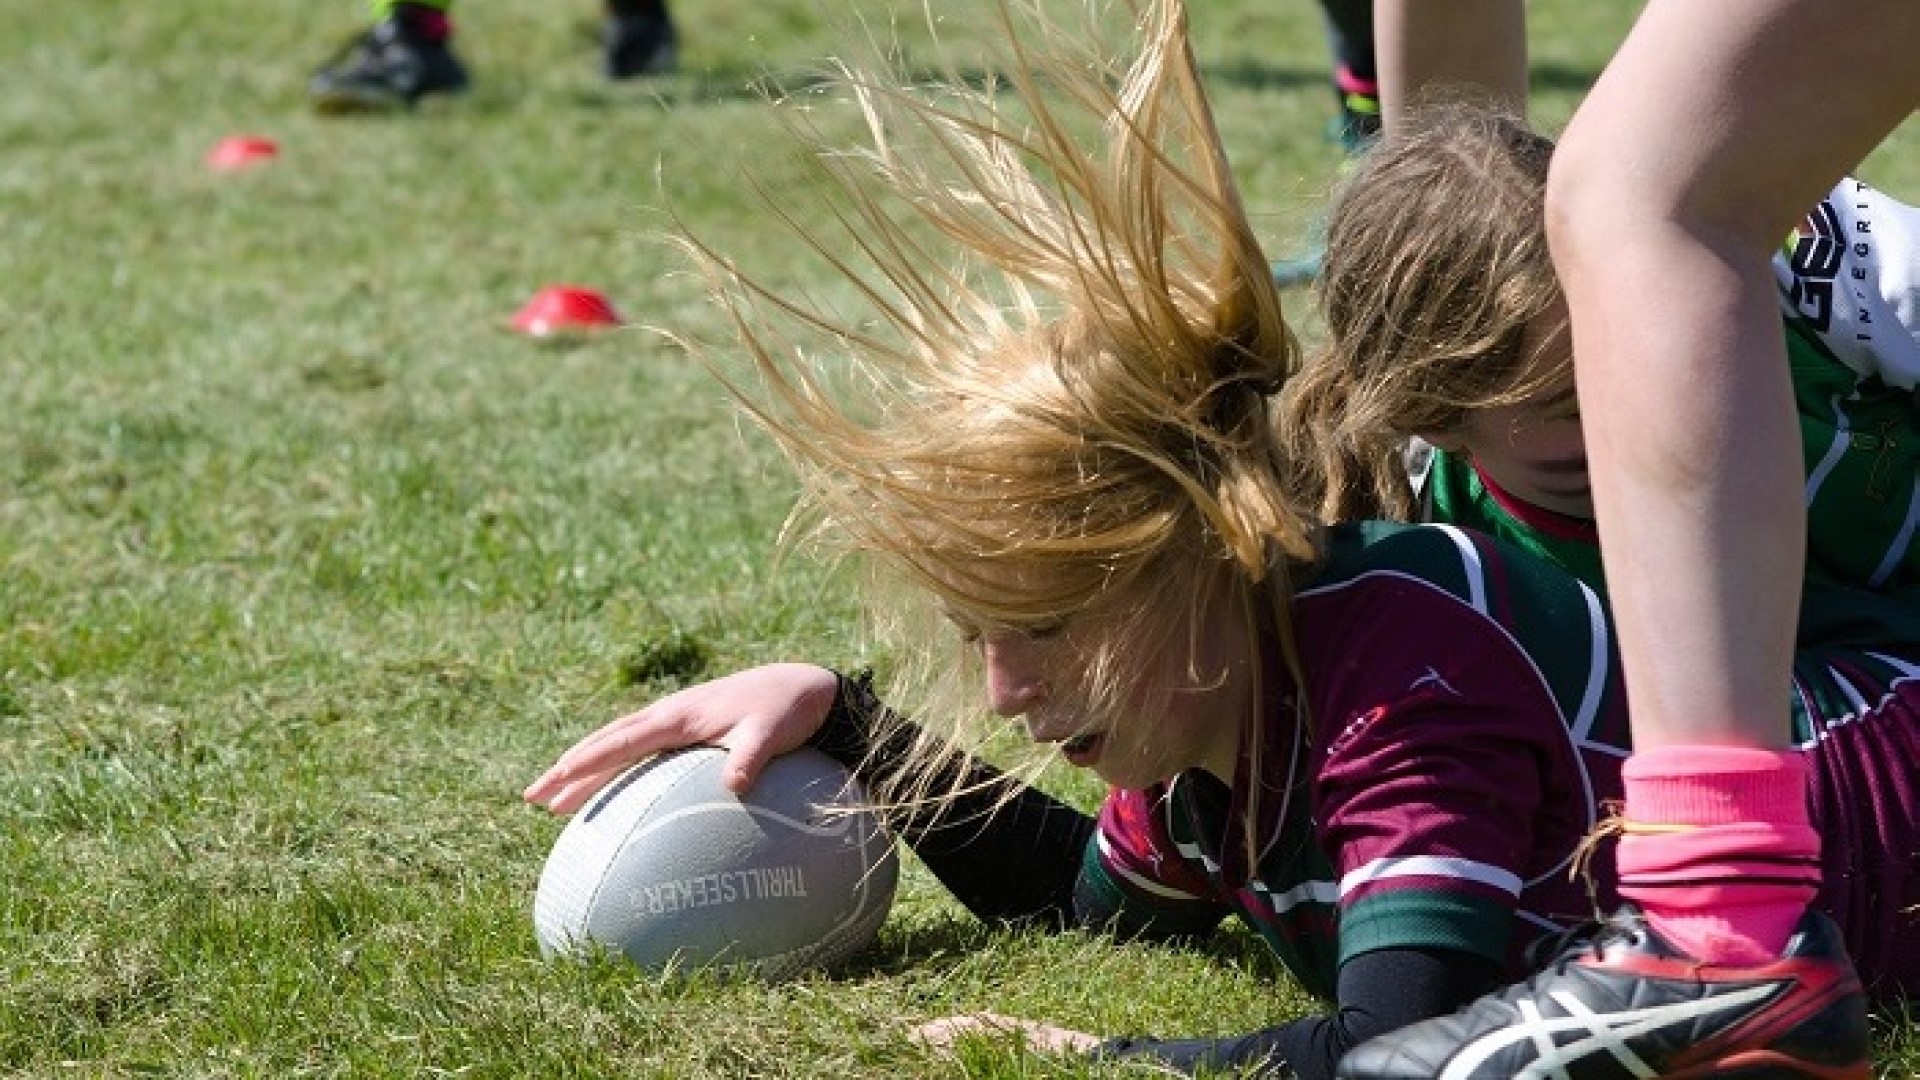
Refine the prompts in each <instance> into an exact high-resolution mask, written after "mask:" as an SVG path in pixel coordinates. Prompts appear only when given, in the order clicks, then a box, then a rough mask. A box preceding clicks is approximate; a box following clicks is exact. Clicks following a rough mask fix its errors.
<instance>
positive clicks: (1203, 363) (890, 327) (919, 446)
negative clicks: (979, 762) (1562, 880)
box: [688, 0, 1314, 743]
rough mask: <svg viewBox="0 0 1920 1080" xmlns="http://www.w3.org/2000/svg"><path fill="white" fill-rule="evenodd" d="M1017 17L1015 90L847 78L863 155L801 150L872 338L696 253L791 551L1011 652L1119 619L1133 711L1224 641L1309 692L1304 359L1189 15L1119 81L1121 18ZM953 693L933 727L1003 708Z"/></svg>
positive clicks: (816, 237)
mask: <svg viewBox="0 0 1920 1080" xmlns="http://www.w3.org/2000/svg"><path fill="white" fill-rule="evenodd" d="M998 11H999V19H1000V24H1001V30H1000V33H999V36H1000V37H1001V39H1002V43H1003V46H1004V48H1005V51H1006V56H1005V64H1004V66H1003V67H1002V68H1001V69H1000V70H1001V74H1000V75H999V76H997V77H996V80H990V81H988V82H987V83H986V84H985V85H979V81H978V80H971V81H973V82H974V83H975V85H973V86H971V87H970V86H969V85H967V84H968V82H969V81H970V80H968V79H966V78H963V77H961V76H960V74H959V73H958V72H957V71H949V72H948V77H947V78H946V79H944V80H943V82H942V84H940V85H937V86H934V87H931V88H925V87H923V88H920V89H912V88H909V87H907V86H905V85H903V83H902V82H901V81H900V80H899V79H898V78H897V77H896V76H893V75H891V74H889V73H886V72H882V71H872V70H858V69H854V68H842V69H840V70H839V71H838V74H837V78H836V79H835V83H836V85H837V86H838V87H839V88H840V89H841V90H843V91H844V92H845V95H846V97H847V98H848V99H849V100H851V101H852V102H853V103H854V104H855V105H856V106H857V108H858V109H859V110H860V113H861V115H862V117H863V118H864V122H865V128H866V133H867V136H868V141H867V143H866V144H865V145H863V146H862V147H860V148H858V149H847V148H845V147H835V146H830V145H822V144H821V141H820V140H819V138H818V136H817V131H816V130H815V129H814V128H811V127H802V126H801V124H799V123H796V125H795V127H794V128H793V130H794V131H795V133H796V134H798V135H799V136H800V137H802V138H803V139H806V140H808V142H809V144H810V145H812V146H813V147H814V148H815V149H816V150H818V151H820V152H819V153H818V154H817V155H816V156H815V160H816V161H817V163H818V164H819V166H820V172H821V174H822V176H823V177H824V178H825V180H826V181H827V184H826V188H827V190H828V192H829V193H830V194H831V195H832V197H833V204H834V206H835V208H836V209H835V213H836V215H837V217H838V221H839V223H840V225H841V226H843V227H842V228H840V229H838V230H835V231H833V232H831V233H830V234H828V233H822V232H819V231H816V230H813V229H810V228H808V227H806V226H804V225H802V224H800V223H799V222H797V221H795V220H794V219H793V218H791V217H788V216H786V215H784V214H783V215H781V216H782V219H783V220H784V222H785V224H786V225H787V226H788V228H789V230H790V231H791V232H792V233H793V234H795V235H797V236H798V237H799V238H800V239H801V240H802V241H803V242H804V243H806V244H807V245H808V246H809V247H811V248H812V249H813V250H814V251H815V252H817V253H819V254H820V255H821V256H823V257H824V258H825V259H826V260H827V261H828V262H829V263H830V264H831V265H832V266H833V267H834V268H835V271H836V272H837V273H838V275H839V276H840V277H841V278H843V279H844V281H846V282H848V283H851V284H852V285H853V286H854V288H855V289H856V290H857V292H858V295H859V297H860V298H861V300H862V302H863V303H862V306H863V309H864V310H863V312H862V314H861V316H860V317H858V318H855V317H849V316H845V315H841V314H839V313H837V312H835V311H832V310H825V308H826V305H823V304H817V303H803V302H801V301H800V300H797V299H793V298H790V297H787V296H783V295H780V294H779V293H778V292H777V291H776V290H775V289H773V288H771V287H768V286H766V285H764V284H762V283H761V282H759V281H756V280H754V279H753V278H750V277H748V276H746V275H745V274H744V273H742V272H739V271H738V270H737V269H736V268H735V267H734V265H733V264H732V263H731V262H730V261H729V260H728V259H726V258H725V257H723V256H722V255H720V254H719V253H717V252H715V251H713V250H711V249H709V248H707V247H705V246H704V245H702V244H700V243H699V242H697V241H689V243H688V247H689V250H691V251H692V252H693V253H694V255H695V256H696V257H697V258H698V260H699V262H700V263H701V265H703V266H704V267H705V269H706V270H707V271H708V273H709V275H710V276H711V280H712V282H713V284H714V290H715V294H716V295H717V296H718V297H719V299H720V300H721V302H722V303H723V304H724V305H725V307H726V310H727V311H728V312H729V313H730V315H731V317H732V321H733V327H734V331H735V336H736V338H737V341H738V344H739V345H740V346H743V347H744V350H745V353H746V355H747V357H749V358H750V360H751V363H752V370H753V372H754V374H755V376H756V377H757V380H758V385H757V386H749V385H746V384H745V383H743V382H738V381H737V380H736V383H735V388H736V393H737V394H738V395H739V397H740V398H741V400H742V401H743V402H744V403H745V405H746V407H747V408H748V409H749V411H750V412H751V413H752V415H753V416H754V417H755V418H756V419H757V420H758V421H759V422H760V424H761V425H762V426H763V427H764V428H765V429H766V430H767V431H769V432H770V433H771V434H772V435H773V437H774V438H775V439H776V440H777V441H778V442H779V444H780V446H781V447H782V448H783V450H784V451H785V452H786V454H787V456H788V457H789V458H790V459H791V460H792V462H793V463H794V465H795V466H796V468H797V469H798V471H799V473H800V475H801V477H802V478H803V480H804V495H803V498H802V501H801V504H800V506H799V508H798V509H797V510H796V515H795V518H794V524H793V530H794V531H795V533H796V534H801V535H807V536H811V537H816V538H819V539H822V540H824V541H826V542H828V543H831V544H833V545H836V546H840V547H844V548H846V549H849V550H851V551H853V552H855V553H858V554H861V555H864V556H867V557H869V558H870V559H871V560H872V561H873V562H875V563H877V564H878V565H879V567H880V568H882V569H883V570H886V571H890V572H891V576H892V577H893V578H895V579H900V580H904V581H905V582H907V583H908V584H910V585H912V586H916V587H917V588H918V589H919V590H921V591H923V592H925V593H926V594H929V595H930V596H931V597H932V598H934V599H935V600H936V601H937V603H938V604H939V605H940V606H942V607H943V608H945V609H946V610H948V611H950V612H955V613H959V614H962V615H964V616H965V618H966V619H968V620H969V621H972V622H975V623H977V624H981V625H985V626H988V627H999V628H1008V629H1013V630H1022V629H1027V630H1031V629H1037V628H1043V627H1048V626H1053V625H1057V624H1059V623H1060V622H1061V621H1062V620H1065V619H1069V618H1072V617H1074V616H1076V615H1080V614H1082V613H1085V612H1087V611H1089V610H1092V609H1095V608H1102V609H1104V610H1106V611H1108V612H1112V611H1113V610H1114V609H1115V608H1116V607H1117V608H1119V609H1120V610H1122V611H1123V612H1124V613H1126V615H1127V618H1126V620H1125V621H1126V626H1127V629H1126V630H1125V631H1124V632H1121V633H1117V634H1114V635H1111V636H1112V637H1113V638H1114V640H1113V641H1112V643H1111V644H1110V646H1109V647H1108V648H1106V649H1105V650H1103V651H1102V653H1101V654H1100V656H1099V657H1098V658H1097V662H1096V663H1094V664H1093V667H1094V668H1095V671H1094V675H1095V681H1096V683H1097V685H1098V686H1099V688H1100V689H1099V693H1100V694H1101V695H1102V696H1105V697H1110V698H1111V699H1112V700H1116V701H1117V700H1121V699H1122V698H1124V697H1125V696H1126V695H1127V693H1128V692H1129V691H1138V690H1139V689H1141V687H1139V686H1137V685H1133V680H1135V679H1136V678H1137V673H1138V672H1140V671H1142V670H1145V669H1146V668H1147V667H1148V666H1150V665H1148V664H1146V663H1144V662H1143V661H1145V660H1147V659H1149V658H1156V657H1158V656H1160V655H1163V654H1164V653H1165V652H1166V651H1167V649H1168V647H1169V646H1175V647H1184V646H1186V645H1187V644H1188V642H1185V641H1179V640H1176V636H1177V635H1178V634H1181V633H1191V632H1192V630H1193V629H1194V628H1195V627H1197V626H1198V625H1199V623H1200V621H1201V620H1203V619H1212V618H1234V619H1240V620H1244V621H1245V623H1246V624H1247V626H1248V627H1249V628H1250V629H1253V628H1255V627H1258V628H1261V629H1263V630H1265V631H1266V632H1267V633H1270V634H1271V633H1276V632H1277V633H1278V634H1279V635H1280V636H1281V642H1280V644H1281V648H1282V651H1283V654H1284V655H1285V656H1286V658H1287V662H1288V664H1289V665H1291V666H1295V667H1297V662H1296V661H1295V660H1294V658H1293V650H1292V645H1291V636H1290V635H1291V628H1290V624H1289V622H1288V620H1287V610H1288V604H1289V602H1290V599H1291V595H1290V591H1289V585H1288V572H1287V566H1288V564H1289V563H1290V562H1293V561H1298V560H1306V559H1310V558H1312V557H1313V555H1314V547H1313V545H1314V529H1313V523H1312V520H1311V516H1310V514H1309V513H1307V512H1305V511H1304V510H1303V508H1302V507H1300V506H1299V505H1297V503H1296V501H1295V500H1294V499H1292V498H1291V496H1290V492H1289V488H1288V486H1287V483H1286V482H1285V479H1284V477H1285V472H1286V469H1285V465H1286V462H1285V460H1284V457H1283V455H1282V449H1281V447H1280V444H1279V442H1278V440H1277V438H1276V437H1275V433H1274V429H1273V417H1272V408H1273V399H1274V395H1275V394H1276V393H1277V392H1278V391H1279V390H1280V388H1281V387H1282V386H1283V385H1284V384H1285V382H1286V380H1287V379H1288V378H1289V377H1290V376H1291V374H1292V372H1293V371H1294V369H1295V366H1296V363H1297V350H1296V346H1295V342H1294V339H1293V336H1292V334H1291V332H1290V330H1289V328H1288V326H1287V324H1286V322H1285V319H1284V318H1283V316H1282V312H1281V305H1280V297H1279V295H1278V293H1277V292H1276V290H1275V289H1274V287H1273V284H1272V280H1271V278H1270V276H1269V272H1268V262H1267V260H1266V258H1265V256H1264V255H1263V253H1262V251H1261V248H1260V245H1259V243H1258V242H1257V240H1256V239H1255V237H1254V235H1253V232H1252V230H1251V228H1250V227H1249V225H1248V221H1247V216H1246V213H1245V210H1244V209H1243V207H1242V205H1241V200H1240V196H1239V193H1238V191H1237V189H1236V187H1235V185H1234V182H1233V178H1232V176H1231V174H1230V172H1229V169H1228V165H1227V161H1226V158H1225V154H1224V151H1223V148H1222V146H1221V142H1220V136H1219V133H1218V132H1217V130H1216V129H1215V127H1214V123H1213V119H1212V116H1211V114H1210V111H1209V107H1208V103H1207V99H1206V95H1205V93H1204V91H1203V90H1202V87H1201V84H1200V79H1199V74H1198V71H1197V69H1196V65H1195V61H1194V58H1193V55H1192V52H1191V49H1190V46H1189V43H1188V38H1187V22H1186V15H1185V12H1184V11H1183V9H1182V8H1181V5H1180V4H1179V3H1178V2H1177V0H1151V2H1149V3H1147V4H1146V5H1145V6H1144V7H1143V8H1142V9H1139V10H1137V11H1135V12H1134V14H1135V15H1136V17H1137V27H1138V30H1137V32H1138V34H1139V37H1138V39H1136V42H1135V44H1136V46H1137V53H1136V55H1134V56H1133V58H1132V59H1131V60H1130V61H1123V60H1122V59H1120V58H1116V57H1115V56H1113V55H1109V54H1108V53H1107V51H1105V50H1102V49H1100V48H1099V47H1098V46H1097V44H1096V40H1097V34H1096V32H1095V28H1094V24H1096V23H1097V22H1098V19H1097V18H1093V17H1090V18H1089V20H1088V24H1087V25H1085V26H1075V27H1071V28H1063V27H1062V26H1060V25H1058V24H1056V23H1054V22H1052V21H1050V20H1049V19H1048V18H1047V17H1046V16H1045V15H1044V14H1043V13H1042V12H1040V11H1039V9H1038V8H1037V6H1035V7H1023V8H1021V9H1019V10H1018V11H1014V10H1010V9H1009V8H1008V7H1007V6H1004V5H1003V6H1001V7H1000V8H999V9H998ZM1090 13H1091V14H1092V15H1094V16H1097V15H1098V14H1099V11H1098V10H1094V9H1090ZM998 79H1004V81H1005V85H1004V86H1002V85H1000V84H999V83H998V81H997V80H998ZM800 115H804V114H800ZM820 343H825V344H826V346H827V347H828V349H829V350H830V351H826V352H823V351H822V349H821V348H820V347H819V346H820ZM721 369H722V372H723V377H729V378H730V376H727V375H726V374H725V366H724V364H723V365H721ZM1169 612H1186V613H1187V615H1188V618H1186V619H1184V620H1182V619H1171V618H1168V617H1167V616H1168V613H1169ZM1156 616H1157V617H1156ZM1260 637H1261V635H1260V634H1259V633H1249V634H1248V635H1247V639H1248V640H1249V641H1258V640H1260ZM1269 640H1270V639H1269ZM922 654H923V655H924V650H922ZM1247 660H1248V667H1249V669H1250V670H1252V671H1254V672H1255V676H1254V677H1255V680H1256V681H1255V686H1256V687H1257V686H1258V681H1257V680H1258V674H1257V672H1258V667H1259V664H1258V657H1248V658H1247ZM954 670H956V669H955V668H954V667H953V665H951V664H940V663H938V662H930V663H929V665H928V670H927V671H926V672H925V673H924V674H926V675H927V676H929V681H930V684H931V683H938V682H939V681H940V680H939V678H938V677H939V676H940V675H942V674H943V673H945V672H951V671H954ZM1193 675H1194V677H1195V678H1196V679H1208V678H1214V677H1217V676H1218V675H1219V673H1218V672H1194V673H1193ZM948 688H949V689H951V690H952V691H953V692H954V693H955V695H956V696H955V697H953V698H951V699H946V698H943V697H942V696H941V695H940V694H938V693H929V692H928V691H929V690H930V689H931V685H928V686H923V687H922V688H921V689H922V693H921V694H920V695H919V696H920V697H921V698H922V699H923V700H922V701H921V702H920V706H921V708H922V710H923V713H922V715H923V718H925V715H926V712H925V710H926V709H927V707H928V703H929V701H933V702H945V703H947V704H957V702H958V701H959V700H962V699H973V700H977V698H978V695H979V684H978V683H977V682H974V683H972V684H971V685H964V686H962V685H960V684H957V683H950V684H949V687H948ZM1254 697H1255V701H1256V705H1257V704H1258V698H1259V695H1258V694H1255V695H1254ZM1136 700H1137V699H1136ZM1223 719H1229V720H1230V719H1231V718H1223ZM1256 720H1257V716H1251V715H1250V716H1248V717H1246V718H1244V720H1243V722H1245V723H1248V724H1252V723H1254V722H1256ZM1249 743H1251V741H1249Z"/></svg>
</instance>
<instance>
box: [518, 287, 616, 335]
mask: <svg viewBox="0 0 1920 1080" xmlns="http://www.w3.org/2000/svg"><path fill="white" fill-rule="evenodd" d="M619 325H620V316H619V315H618V314H617V313H616V312H615V311H614V310H613V305H612V304H611V303H609V302H608V301H607V298H606V297H605V296H604V295H602V294H601V293H599V292H596V291H594V290H593V289H587V288H582V287H581V286H578V285H552V286H549V287H547V288H544V289H541V290H540V291H539V292H537V293H535V294H534V296H533V299H531V300H529V301H527V306H525V307H523V308H521V309H520V313H519V314H518V315H515V316H514V317H513V328H514V329H515V330H518V331H520V332H521V333H523V334H532V335H533V336H535V337H546V336H547V335H548V334H555V333H565V332H579V331H584V330H601V329H604V328H606V327H609V326H619Z"/></svg>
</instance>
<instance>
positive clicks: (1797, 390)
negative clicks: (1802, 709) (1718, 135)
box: [1421, 180, 1920, 640]
mask: <svg viewBox="0 0 1920 1080" xmlns="http://www.w3.org/2000/svg"><path fill="white" fill-rule="evenodd" d="M1773 267H1774V276H1775V278H1776V280H1777V281H1778V283H1779V287H1780V294H1779V295H1780V305H1781V314H1782V318H1783V328H1784V332H1785V335H1786V345H1787V360H1788V364H1789V366H1790V367H1791V369H1792V373H1793V385H1794V394H1795V398H1796V401H1797V402H1798V405H1799V411H1800V433H1801V443H1802V448H1803V451H1804V453H1805V455H1806V467H1807V468H1806V477H1807V479H1806V500H1807V519H1808V522H1807V529H1808V533H1807V588H1808V592H1809V594H1810V595H1811V594H1813V593H1815V592H1817V591H1819V590H1821V589H1824V588H1826V587H1828V586H1840V587H1843V588H1845V589H1861V590H1869V591H1872V592H1878V593H1882V594H1889V595H1897V594H1901V593H1905V592H1906V591H1908V590H1910V589H1913V588H1915V587H1920V554H1916V550H1915V536H1914V533H1915V530H1916V526H1920V483H1917V482H1916V478H1920V417H1917V416H1916V413H1915V409H1916V404H1917V403H1916V400H1915V387H1916V385H1917V384H1920V210H1916V209H1915V208H1914V207H1911V206H1907V205H1906V204H1904V203H1900V202H1897V201H1895V200H1893V199H1890V198H1888V197H1887V196H1885V195H1884V194H1882V193H1880V192H1878V191H1875V190H1874V189H1873V188H1871V187H1869V186H1867V185H1866V184H1863V183H1861V182H1859V181H1858V180H1845V181H1842V182H1841V183H1840V184H1838V185H1836V186H1835V187H1834V188H1833V190H1832V191H1830V192H1829V193H1828V194H1827V196H1826V198H1824V199H1822V200H1821V201H1820V203H1819V205H1817V206H1816V207H1814V209H1813V211H1812V212H1810V213H1809V214H1808V215H1807V217H1806V219H1805V220H1804V221H1803V222H1801V224H1800V225H1799V226H1798V227H1796V228H1795V229H1794V230H1793V232H1792V234H1790V235H1789V236H1788V238H1787V242H1786V244H1785V245H1784V246H1783V247H1782V249H1781V251H1780V253H1779V254H1778V255H1777V256H1776V257H1775V258H1774V261H1773ZM1421 495H1422V502H1423V516H1424V517H1425V518H1426V519H1427V520H1431V521H1445V522H1450V523H1453V524H1457V525H1465V526H1468V527H1471V528H1475V529H1480V530H1482V531H1484V532H1487V533H1491V534H1493V535H1495V536H1500V537H1502V538H1504V539H1506V540H1508V541H1510V542H1512V543H1515V544H1518V545H1519V546H1521V547H1524V548H1527V549H1528V550H1531V551H1534V552H1536V553H1539V554H1543V555H1546V556H1547V557H1548V558H1551V559H1553V560H1554V561H1556V562H1558V563H1560V564H1561V565H1562V566H1564V567H1566V568H1567V569H1568V570H1569V571H1571V572H1572V573H1573V574H1574V575H1575V576H1577V577H1579V578H1580V579H1581V580H1583V581H1585V582H1586V583H1587V584H1588V585H1590V586H1592V587H1593V588H1595V589H1596V590H1600V591H1601V592H1602V593H1603V594H1604V592H1605V583H1604V581H1603V580H1602V578H1601V575H1600V559H1599V555H1598V551H1597V549H1596V547H1595V545H1597V543H1598V536H1597V534H1596V533H1595V532H1594V530H1593V523H1592V522H1591V521H1584V520H1577V519H1573V518H1567V517H1563V516H1561V515H1558V514H1554V513H1551V512H1549V511H1545V510H1541V509H1540V508H1538V507H1535V506H1530V505H1529V504H1527V503H1525V502H1523V501H1521V500H1519V499H1517V498H1515V497H1513V496H1512V495H1510V494H1508V493H1506V492H1504V491H1501V490H1499V489H1498V488H1497V487H1496V486H1494V485H1492V484H1491V483H1489V482H1488V481H1487V479H1486V478H1485V477H1483V476H1481V475H1479V474H1478V473H1477V472H1476V471H1475V470H1474V468H1473V465H1472V463H1471V462H1469V461H1466V460H1464V459H1462V458H1460V457H1459V456H1457V455H1453V454H1447V453H1443V452H1439V451H1435V452H1434V453H1433V455H1432V463H1431V465H1430V466H1429V467H1428V469H1427V471H1426V475H1425V476H1424V478H1423V479H1422V482H1421ZM1915 606H1916V608H1917V609H1920V605H1915ZM1803 636H1804V634H1803ZM1823 636H1824V635H1823ZM1900 640H1913V639H1912V637H1911V636H1910V635H1906V634H1903V635H1902V636H1901V638H1900Z"/></svg>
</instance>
